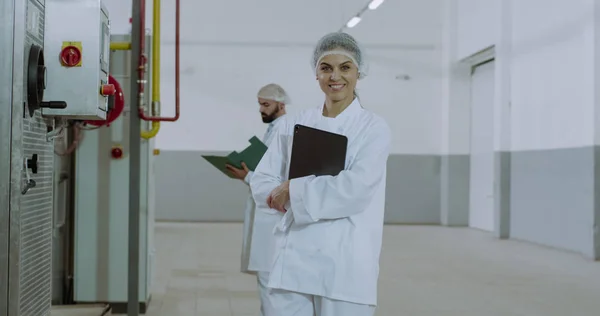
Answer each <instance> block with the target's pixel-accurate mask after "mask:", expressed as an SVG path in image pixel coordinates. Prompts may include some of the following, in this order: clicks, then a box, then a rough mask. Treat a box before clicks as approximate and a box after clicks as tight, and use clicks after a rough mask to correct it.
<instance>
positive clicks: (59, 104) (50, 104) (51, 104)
mask: <svg viewBox="0 0 600 316" xmlns="http://www.w3.org/2000/svg"><path fill="white" fill-rule="evenodd" d="M40 107H42V108H49V109H64V108H66V107H67V102H65V101H44V102H42V103H41V104H40Z"/></svg>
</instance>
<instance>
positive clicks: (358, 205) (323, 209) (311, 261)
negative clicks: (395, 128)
mask: <svg viewBox="0 0 600 316" xmlns="http://www.w3.org/2000/svg"><path fill="white" fill-rule="evenodd" d="M322 112H323V106H319V107H316V108H314V109H310V110H307V111H304V112H302V113H301V114H300V115H298V116H296V117H295V118H294V119H292V118H291V117H288V118H286V120H284V122H282V123H281V126H279V127H278V129H277V133H276V134H275V136H274V137H275V138H274V139H273V141H272V142H271V144H270V146H269V150H268V151H267V153H266V154H265V156H264V157H263V159H262V160H261V162H260V164H259V166H258V167H257V169H256V170H255V172H254V175H253V177H252V179H251V181H250V186H251V188H252V194H253V195H254V200H255V202H256V205H257V210H260V211H261V212H260V213H265V214H275V213H278V212H277V211H275V210H272V209H269V208H268V206H267V204H266V200H267V197H268V196H269V194H270V193H271V191H272V190H273V189H274V188H276V187H277V186H278V185H280V184H281V183H282V182H284V181H286V180H287V176H288V172H289V159H290V156H291V147H292V138H293V131H294V125H295V124H302V125H306V126H309V127H315V128H318V129H322V130H326V131H330V132H333V133H337V134H342V135H345V136H346V137H348V151H347V156H346V170H344V171H342V172H341V173H340V174H339V175H337V176H335V177H332V176H320V177H315V176H308V177H304V178H299V179H292V180H291V181H290V200H291V201H290V202H289V203H288V205H287V206H286V209H287V213H285V216H283V218H282V219H281V220H280V221H279V222H278V223H277V225H276V227H275V229H274V230H273V231H274V236H275V240H276V244H275V248H274V249H273V254H272V258H271V260H272V268H271V275H270V279H269V284H268V286H269V287H270V288H276V289H283V290H288V291H293V292H299V293H305V294H311V295H316V296H322V297H326V298H329V299H333V300H340V301H346V302H352V303H356V304H365V305H376V304H377V280H378V275H379V255H380V250H381V239H382V232H383V215H384V204H385V184H386V163H387V159H388V155H389V151H390V143H391V133H390V129H389V127H388V125H387V124H386V122H385V121H384V120H383V119H382V118H380V117H379V116H377V115H375V114H373V113H372V112H370V111H367V110H365V109H363V108H362V106H361V105H360V103H359V101H358V99H355V100H354V101H353V102H352V104H350V105H349V106H348V107H347V108H346V109H345V110H344V111H343V112H342V113H341V114H340V115H338V116H337V117H336V118H328V117H324V116H323V115H322ZM258 213H259V212H258V211H257V214H258Z"/></svg>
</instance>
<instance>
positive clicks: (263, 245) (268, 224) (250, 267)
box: [241, 116, 284, 274]
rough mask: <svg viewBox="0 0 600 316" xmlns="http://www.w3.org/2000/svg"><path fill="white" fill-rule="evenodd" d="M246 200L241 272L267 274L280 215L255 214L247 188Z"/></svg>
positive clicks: (271, 128) (265, 139)
mask: <svg viewBox="0 0 600 316" xmlns="http://www.w3.org/2000/svg"><path fill="white" fill-rule="evenodd" d="M283 117H284V116H280V117H279V118H277V119H276V120H274V121H273V122H271V123H269V127H268V129H267V131H266V133H265V135H264V137H263V140H262V141H263V143H264V144H266V145H267V146H269V143H270V142H271V141H272V140H273V136H274V134H275V129H276V128H277V125H278V124H279V123H280V122H282V120H283ZM253 174H254V172H252V171H250V172H248V174H247V175H246V178H245V179H244V182H245V183H246V184H248V185H250V179H252V176H253ZM249 191H250V192H249V193H248V197H247V199H246V208H245V209H244V227H243V239H242V256H241V271H242V272H244V273H251V274H252V273H254V272H268V271H269V270H270V269H271V266H270V263H271V261H270V260H269V259H270V258H271V249H272V248H273V246H272V244H273V243H274V237H273V236H272V235H273V234H272V231H273V226H274V225H275V224H276V223H277V222H278V221H279V220H280V219H281V215H280V214H275V215H266V214H256V204H255V203H254V198H253V197H252V190H250V188H249Z"/></svg>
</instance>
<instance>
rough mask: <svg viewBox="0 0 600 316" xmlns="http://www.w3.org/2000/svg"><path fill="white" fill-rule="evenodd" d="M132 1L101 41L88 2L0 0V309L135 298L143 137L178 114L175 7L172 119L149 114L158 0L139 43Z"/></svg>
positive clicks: (139, 18)
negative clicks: (150, 31) (128, 28)
mask: <svg viewBox="0 0 600 316" xmlns="http://www.w3.org/2000/svg"><path fill="white" fill-rule="evenodd" d="M145 2H146V1H145V0H134V1H133V5H132V15H133V18H132V19H133V24H134V26H133V32H132V34H131V35H123V36H113V37H112V39H111V36H110V20H109V14H108V12H107V10H106V8H105V7H104V5H103V3H102V0H5V1H0V74H2V75H1V76H0V315H10V316H21V315H22V316H29V315H31V316H38V315H49V314H50V310H51V307H52V306H51V305H52V304H73V303H86V302H102V303H105V302H110V303H112V305H113V306H112V307H113V310H112V313H113V314H116V313H121V312H125V311H127V312H128V313H130V314H133V315H138V313H139V310H140V309H141V310H142V312H143V311H144V309H145V307H146V305H147V304H148V301H149V299H150V287H151V280H152V271H153V258H154V251H153V241H152V240H153V226H152V224H153V222H154V215H153V214H154V203H153V194H152V192H153V190H154V188H153V153H154V150H153V140H152V138H153V137H154V136H156V135H157V133H158V131H159V128H160V122H163V121H168V122H174V121H177V120H178V118H179V3H180V1H179V0H176V20H177V25H176V61H175V62H176V69H177V70H176V102H175V108H176V115H175V116H174V117H160V116H159V115H160V102H159V101H160V93H159V92H160V89H159V84H158V82H159V80H158V78H159V69H160V64H159V62H158V61H159V54H158V52H159V51H160V41H159V35H160V27H159V26H160V23H159V17H160V0H154V6H155V10H154V19H153V22H154V35H153V36H152V37H150V36H144V32H145V19H144V18H143V12H145ZM150 44H151V45H152V49H150V48H149V47H146V46H148V45H150ZM150 52H153V53H152V54H150ZM150 66H153V67H156V70H155V71H151V68H150ZM111 73H112V74H111ZM150 75H151V76H152V80H150ZM148 83H151V84H152V93H151V94H150V93H146V94H144V89H145V87H146V86H148ZM148 90H150V89H148ZM150 95H151V96H152V97H151V99H150ZM126 100H127V101H126ZM142 120H143V121H142ZM138 168H139V170H138ZM126 237H127V239H128V241H129V242H128V243H125V242H124V241H125V238H126ZM138 241H139V242H138ZM140 258H141V260H140ZM131 272H133V273H131ZM138 272H139V273H138ZM136 285H137V286H136ZM140 305H141V308H140Z"/></svg>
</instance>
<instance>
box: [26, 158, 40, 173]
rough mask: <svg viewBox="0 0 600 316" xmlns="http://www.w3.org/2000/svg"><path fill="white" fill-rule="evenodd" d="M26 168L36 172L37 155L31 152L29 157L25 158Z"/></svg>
mask: <svg viewBox="0 0 600 316" xmlns="http://www.w3.org/2000/svg"><path fill="white" fill-rule="evenodd" d="M27 168H29V169H31V172H32V173H37V172H38V155H37V154H33V156H31V159H27Z"/></svg>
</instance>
